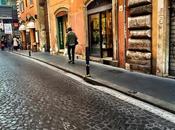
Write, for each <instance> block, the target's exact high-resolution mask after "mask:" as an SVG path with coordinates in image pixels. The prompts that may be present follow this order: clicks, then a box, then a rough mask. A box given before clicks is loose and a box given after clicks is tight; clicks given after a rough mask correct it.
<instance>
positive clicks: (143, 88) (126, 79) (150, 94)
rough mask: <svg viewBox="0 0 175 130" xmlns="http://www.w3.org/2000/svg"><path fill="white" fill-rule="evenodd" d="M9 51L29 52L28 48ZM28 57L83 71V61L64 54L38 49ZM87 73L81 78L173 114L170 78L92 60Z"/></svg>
mask: <svg viewBox="0 0 175 130" xmlns="http://www.w3.org/2000/svg"><path fill="white" fill-rule="evenodd" d="M13 53H17V54H20V55H23V56H28V55H29V53H28V51H18V52H13ZM31 58H33V59H37V60H39V61H42V62H45V63H47V64H50V65H52V66H55V67H57V68H59V69H62V70H64V71H67V72H70V73H73V74H75V75H77V76H80V77H83V78H84V76H85V74H86V64H85V61H83V60H76V61H75V64H69V63H68V62H67V58H66V57H64V56H60V55H50V54H49V53H42V52H33V53H32V55H31ZM90 74H91V77H85V78H84V79H85V80H86V81H88V82H90V83H93V84H97V85H103V86H106V87H109V88H112V89H115V90H117V91H120V92H122V93H125V94H127V95H129V96H132V97H134V98H137V99H140V100H142V101H145V102H148V103H151V104H153V105H155V106H158V107H160V108H163V109H166V110H168V111H170V112H172V113H174V114H175V80H173V79H167V78H161V77H157V76H153V75H146V74H141V73H136V72H129V71H126V70H124V69H121V68H117V67H112V66H107V65H103V64H99V63H95V62H90Z"/></svg>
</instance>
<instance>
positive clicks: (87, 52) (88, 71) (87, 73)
mask: <svg viewBox="0 0 175 130" xmlns="http://www.w3.org/2000/svg"><path fill="white" fill-rule="evenodd" d="M89 53H90V52H89V47H86V77H90V76H91V75H90V64H89V55H90V54H89Z"/></svg>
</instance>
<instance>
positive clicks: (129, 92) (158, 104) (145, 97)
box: [13, 52, 175, 114]
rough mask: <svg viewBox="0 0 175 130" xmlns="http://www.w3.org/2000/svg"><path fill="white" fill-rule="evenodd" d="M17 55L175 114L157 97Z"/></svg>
mask: <svg viewBox="0 0 175 130" xmlns="http://www.w3.org/2000/svg"><path fill="white" fill-rule="evenodd" d="M13 53H15V54H18V55H21V56H25V57H30V58H32V59H35V60H38V61H40V62H43V63H46V64H48V65H51V66H53V67H56V68H58V69H61V70H63V71H65V72H67V73H71V74H74V75H76V76H78V77H80V78H83V79H84V80H85V81H86V82H89V83H91V84H94V85H101V86H105V87H108V88H111V89H113V90H115V91H119V92H121V93H123V94H126V95H128V96H131V97H133V98H136V99H138V100H141V101H143V102H146V103H149V104H151V105H153V106H156V107H159V108H161V109H164V110H166V111H168V112H171V113H173V114H175V105H174V104H171V103H168V102H165V101H163V100H160V99H157V98H155V97H152V96H149V95H146V94H143V93H140V92H136V91H133V90H130V89H127V88H125V87H122V86H118V85H116V84H113V83H110V82H107V81H103V80H100V79H95V78H92V77H88V76H87V77H86V76H84V75H82V74H80V73H76V72H74V71H72V70H70V69H67V68H64V67H62V66H59V65H58V64H54V63H49V62H47V61H44V60H42V59H39V58H36V57H32V56H28V55H26V54H21V53H18V52H13Z"/></svg>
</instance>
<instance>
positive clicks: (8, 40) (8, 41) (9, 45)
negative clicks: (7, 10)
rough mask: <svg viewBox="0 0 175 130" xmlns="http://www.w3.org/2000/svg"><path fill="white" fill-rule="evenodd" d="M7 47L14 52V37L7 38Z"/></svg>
mask: <svg viewBox="0 0 175 130" xmlns="http://www.w3.org/2000/svg"><path fill="white" fill-rule="evenodd" d="M7 47H8V49H9V51H10V50H12V35H8V38H7Z"/></svg>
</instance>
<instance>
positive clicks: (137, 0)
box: [128, 0, 151, 7]
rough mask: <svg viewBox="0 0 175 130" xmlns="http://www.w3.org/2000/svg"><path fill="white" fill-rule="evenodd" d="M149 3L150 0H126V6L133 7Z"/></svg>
mask: <svg viewBox="0 0 175 130" xmlns="http://www.w3.org/2000/svg"><path fill="white" fill-rule="evenodd" d="M149 3H151V0H128V7H134V6H139V5H144V4H149Z"/></svg>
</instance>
